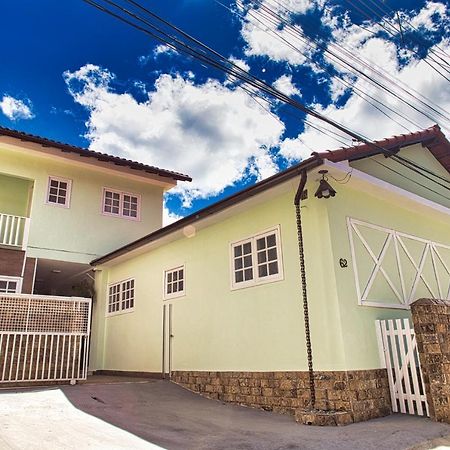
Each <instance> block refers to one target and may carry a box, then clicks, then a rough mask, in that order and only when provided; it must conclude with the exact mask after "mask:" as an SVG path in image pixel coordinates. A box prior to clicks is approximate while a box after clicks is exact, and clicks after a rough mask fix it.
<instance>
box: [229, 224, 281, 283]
mask: <svg viewBox="0 0 450 450" xmlns="http://www.w3.org/2000/svg"><path fill="white" fill-rule="evenodd" d="M231 252H232V253H231V260H232V261H231V262H232V267H231V273H232V283H231V284H232V288H233V289H238V288H241V287H247V286H253V285H256V284H262V283H267V282H270V281H277V280H281V279H282V278H283V268H282V261H281V246H280V231H279V228H276V229H274V230H270V231H267V232H265V233H261V234H259V235H257V236H253V237H251V238H248V239H244V240H242V241H238V242H234V243H232V244H231Z"/></svg>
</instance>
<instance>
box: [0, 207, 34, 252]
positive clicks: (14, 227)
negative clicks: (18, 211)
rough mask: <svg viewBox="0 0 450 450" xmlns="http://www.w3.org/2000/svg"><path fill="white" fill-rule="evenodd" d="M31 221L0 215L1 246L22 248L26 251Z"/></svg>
mask: <svg viewBox="0 0 450 450" xmlns="http://www.w3.org/2000/svg"><path fill="white" fill-rule="evenodd" d="M29 230H30V219H29V218H28V217H22V216H13V215H12V214H2V213H0V245H6V246H9V247H21V248H22V250H25V249H26V246H27V242H28V233H29Z"/></svg>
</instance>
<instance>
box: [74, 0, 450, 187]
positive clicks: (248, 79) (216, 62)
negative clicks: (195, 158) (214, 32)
mask: <svg viewBox="0 0 450 450" xmlns="http://www.w3.org/2000/svg"><path fill="white" fill-rule="evenodd" d="M83 1H84V2H85V3H88V4H89V5H91V6H94V7H95V8H97V9H98V10H100V11H102V12H104V13H107V14H109V15H111V16H113V17H115V18H117V19H119V20H120V21H122V22H124V23H126V24H128V25H130V26H132V27H134V28H136V29H137V30H139V31H142V32H144V33H145V34H148V35H150V36H151V37H153V38H155V39H157V40H158V41H160V42H163V43H165V44H169V45H171V46H172V47H173V48H175V49H176V50H177V51H181V52H182V53H185V54H188V55H189V56H191V57H193V58H195V59H197V60H199V61H202V62H204V63H205V64H208V65H209V66H211V67H213V68H216V69H218V70H220V71H222V72H225V73H228V74H229V75H232V76H234V77H236V78H237V79H240V80H241V81H243V82H245V83H247V84H248V85H250V86H252V87H254V88H256V89H257V90H259V91H262V92H265V93H266V94H268V95H270V96H271V97H273V98H275V99H277V100H280V101H282V102H283V103H285V104H288V105H290V106H292V107H294V108H296V109H298V110H300V111H302V112H303V113H305V114H307V115H310V116H311V117H314V118H316V119H318V120H320V121H323V122H325V123H327V124H329V125H331V126H333V127H334V128H336V129H338V130H339V131H341V132H343V133H345V134H347V135H349V136H351V137H352V138H354V139H355V140H356V141H359V142H363V143H365V144H366V145H368V146H369V147H371V148H374V149H376V150H377V152H379V153H382V154H384V155H385V156H392V155H393V153H394V152H393V151H392V150H389V149H385V148H383V147H381V146H380V145H379V144H377V143H376V142H372V141H370V140H369V139H368V138H366V137H364V136H363V135H361V134H360V133H357V132H354V131H352V130H350V129H349V128H347V127H345V126H343V125H341V124H339V123H338V122H336V121H334V120H332V119H330V118H327V117H326V116H324V115H322V114H320V113H318V112H316V111H314V110H313V109H311V108H309V107H307V106H305V105H304V104H302V103H301V102H299V101H297V100H294V99H292V98H290V97H289V96H287V95H285V94H283V93H282V92H280V91H279V90H277V89H275V88H274V87H272V86H270V85H268V84H267V83H266V82H264V81H263V80H260V79H258V78H257V77H255V76H253V75H251V74H250V73H248V72H247V71H245V70H244V69H242V68H240V67H239V66H237V65H236V64H234V63H233V62H231V61H229V60H228V59H227V58H225V57H224V56H222V55H220V54H219V53H218V52H216V51H214V50H212V49H210V48H209V47H208V46H206V45H204V44H203V43H201V42H200V41H198V40H196V39H195V38H192V37H190V36H189V35H188V34H187V33H185V32H181V34H182V35H183V36H184V37H186V38H187V39H188V40H189V41H191V42H195V43H197V44H198V45H199V47H200V49H195V48H193V47H191V46H190V45H188V44H186V42H183V41H182V40H180V38H177V37H175V36H173V35H170V34H168V33H167V32H164V31H163V30H161V29H160V28H159V27H157V26H155V25H154V24H152V23H151V22H149V21H148V20H146V19H143V18H142V17H140V16H138V15H137V14H136V13H134V12H132V11H129V10H127V9H126V8H124V7H122V6H120V5H118V4H116V3H115V2H114V1H112V0H103V1H104V3H107V4H109V5H111V6H114V7H116V8H117V9H119V10H120V11H121V12H123V13H125V14H127V15H128V16H129V17H131V18H133V19H135V20H138V21H139V22H140V23H143V24H145V25H147V26H149V27H150V29H151V30H153V31H151V30H148V29H147V28H144V27H143V26H141V25H139V24H137V23H134V22H133V21H131V20H129V19H127V18H126V17H122V16H120V15H119V14H117V13H115V12H114V11H111V10H109V9H108V8H106V7H104V6H103V5H101V4H99V3H97V2H96V1H94V0H83ZM127 1H128V3H133V4H136V5H138V4H137V2H134V1H133V0H127ZM139 9H142V10H144V11H147V10H146V9H145V8H143V7H142V6H140V5H139ZM149 14H150V15H151V16H152V17H154V18H155V19H157V20H159V16H157V15H156V14H154V13H151V12H149ZM161 21H162V22H163V23H165V24H167V26H168V27H169V28H170V29H171V30H172V31H173V30H178V29H177V28H176V27H174V26H172V25H171V24H170V23H169V22H167V21H164V20H163V19H161ZM156 33H157V34H156ZM199 50H200V51H199ZM211 54H212V55H214V56H215V57H216V58H217V59H214V58H212V57H211ZM401 164H402V165H403V166H405V167H407V168H410V169H411V167H410V166H408V165H406V164H405V163H403V162H401ZM416 172H417V173H418V174H420V175H422V176H423V175H424V174H423V173H422V172H420V171H416ZM435 182H436V181H435ZM448 190H450V188H448Z"/></svg>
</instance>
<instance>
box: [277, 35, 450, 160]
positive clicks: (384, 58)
mask: <svg viewBox="0 0 450 450" xmlns="http://www.w3.org/2000/svg"><path fill="white" fill-rule="evenodd" d="M438 45H439V46H440V47H441V48H442V49H443V50H445V51H446V52H449V51H450V45H449V42H448V41H442V42H440V43H439V44H438ZM366 46H367V47H366ZM361 51H362V53H364V54H366V55H371V56H372V57H374V55H375V57H376V58H377V60H378V61H379V62H380V63H381V64H382V65H383V67H385V68H386V69H387V70H388V71H389V73H390V75H393V76H394V77H395V78H396V79H397V80H398V82H399V83H402V85H403V86H407V87H408V88H409V89H410V90H415V91H416V92H420V93H421V94H422V95H423V96H425V97H427V98H428V99H429V100H431V101H432V102H433V103H435V104H437V105H439V107H440V108H442V109H443V110H446V111H448V110H450V88H449V85H448V82H447V81H446V80H444V79H443V78H442V77H440V76H439V75H438V74H437V73H436V72H435V71H433V70H432V69H431V68H430V67H429V66H428V65H427V64H426V63H425V62H424V61H417V60H411V61H410V63H409V64H407V65H406V66H404V67H402V68H399V66H398V62H397V59H396V58H395V55H394V56H393V53H394V49H393V44H391V43H389V42H387V41H383V40H381V39H372V40H370V41H368V42H367V43H366V44H364V45H363V47H362V48H361ZM354 85H355V86H356V87H359V88H360V89H361V90H363V91H364V92H366V93H367V94H370V95H372V96H374V97H376V98H377V99H378V100H379V101H381V102H382V103H384V104H387V105H389V106H390V107H392V108H393V109H395V110H396V111H399V112H400V113H401V114H403V115H407V116H408V117H410V118H411V119H412V120H413V121H414V122H416V123H417V124H419V125H420V127H421V128H425V127H427V126H431V125H433V124H434V121H433V120H431V119H428V118H426V117H424V116H423V115H421V114H420V113H419V112H417V111H414V110H412V109H411V108H409V107H407V106H406V105H405V104H403V103H402V102H401V101H400V100H399V99H395V98H393V97H391V96H389V95H388V94H387V93H385V92H380V90H378V89H376V88H375V87H373V86H372V85H369V84H368V83H367V82H366V81H362V80H357V81H356V82H355V84H354ZM397 92H398V94H399V95H400V97H401V98H403V99H407V98H408V97H407V96H406V95H405V94H404V93H401V91H399V90H398V89H397ZM315 109H316V111H318V112H320V113H322V114H323V115H325V116H326V117H328V118H330V119H333V120H335V121H337V122H339V123H340V124H342V125H344V126H346V127H348V128H350V129H352V130H357V131H358V132H360V133H363V134H364V135H366V136H367V137H369V138H371V139H379V138H383V137H386V136H390V135H394V134H401V133H405V132H408V131H407V130H405V129H404V128H403V127H402V126H400V125H399V124H397V123H396V122H394V121H393V120H392V119H390V118H388V117H386V116H385V115H383V114H382V113H380V112H379V111H377V110H376V109H374V108H373V107H372V106H371V105H370V104H368V103H367V102H365V101H364V100H363V99H361V98H360V97H358V96H357V95H355V94H354V93H353V94H352V95H350V97H349V98H348V100H347V101H346V102H345V104H344V105H342V106H336V105H335V104H330V105H328V106H327V107H320V106H318V105H316V106H315ZM386 112H387V113H389V114H390V115H391V116H392V117H394V118H395V119H396V120H398V121H399V122H400V123H403V124H404V125H405V126H407V127H408V128H409V129H410V130H411V131H415V130H416V129H417V127H415V126H414V125H411V124H408V123H407V122H406V121H404V120H402V119H400V118H399V117H397V116H395V115H394V114H393V113H391V112H389V111H386ZM310 122H312V123H315V124H319V125H320V126H324V125H323V123H320V122H317V121H316V120H315V119H310ZM441 126H442V127H443V129H444V131H445V130H446V128H445V123H441ZM326 128H328V129H329V128H330V127H329V126H326ZM334 131H335V130H334ZM447 131H450V130H448V128H447ZM344 141H345V142H347V143H348V144H351V141H349V140H348V138H344ZM303 143H305V144H307V145H308V146H309V147H310V148H311V149H312V150H315V151H323V150H326V149H333V148H336V147H339V146H340V144H339V143H338V142H336V140H334V139H332V138H331V137H329V136H326V135H324V134H322V133H320V132H319V131H317V130H315V129H313V128H312V127H310V126H308V125H306V128H305V131H304V132H303V133H301V134H300V135H299V136H298V138H297V139H296V140H294V141H292V139H286V140H285V141H283V142H282V144H281V148H280V152H281V154H282V155H283V156H285V157H286V158H288V159H295V160H298V159H301V158H304V157H305V156H309V153H311V152H309V153H308V152H307V150H305V147H304V145H302V144H303Z"/></svg>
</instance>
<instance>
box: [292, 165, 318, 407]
mask: <svg viewBox="0 0 450 450" xmlns="http://www.w3.org/2000/svg"><path fill="white" fill-rule="evenodd" d="M307 177H308V172H307V170H302V172H301V177H300V183H299V185H298V189H297V193H296V194H295V199H294V205H295V213H296V217H297V238H298V254H299V257H300V274H301V283H302V298H303V316H304V321H305V338H306V353H307V358H308V373H309V395H310V399H311V409H315V405H316V389H315V386H314V369H313V356H312V347H311V333H310V329H309V310H308V292H307V289H306V270H305V253H304V248H303V231H302V216H301V211H300V201H301V198H302V194H303V191H304V189H305V185H306V180H307Z"/></svg>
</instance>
